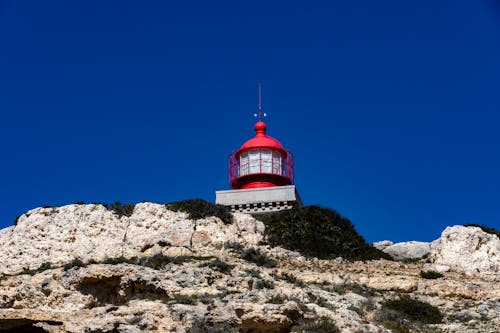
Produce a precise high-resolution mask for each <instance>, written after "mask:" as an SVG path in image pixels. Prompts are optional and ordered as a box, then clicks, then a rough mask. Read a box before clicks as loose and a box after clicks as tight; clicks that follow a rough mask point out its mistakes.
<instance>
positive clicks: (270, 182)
mask: <svg viewBox="0 0 500 333" xmlns="http://www.w3.org/2000/svg"><path fill="white" fill-rule="evenodd" d="M263 150H271V151H272V152H279V153H280V154H281V156H282V160H281V169H280V171H281V174H276V173H272V172H271V173H263V172H257V173H255V172H254V173H247V174H245V175H240V162H239V157H240V155H241V154H242V153H244V152H250V151H259V152H260V151H263ZM283 155H284V156H283ZM261 156H262V155H261V154H259V169H260V170H262V157H261ZM283 157H284V158H283ZM271 161H272V162H271V170H274V169H275V168H274V155H272V157H271ZM228 162H229V168H228V169H229V183H230V184H231V187H232V188H235V189H239V188H245V187H248V188H251V187H269V186H280V185H293V184H294V181H295V179H294V161H293V154H292V153H291V152H290V151H281V150H278V149H272V148H266V147H262V148H253V149H245V150H244V151H242V150H238V151H234V152H233V153H232V154H231V155H229V159H228ZM259 175H260V176H259ZM252 184H255V185H254V186H252Z"/></svg>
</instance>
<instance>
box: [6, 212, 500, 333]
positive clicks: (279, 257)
mask: <svg viewBox="0 0 500 333" xmlns="http://www.w3.org/2000/svg"><path fill="white" fill-rule="evenodd" d="M264 230H265V226H264V224H263V223H262V222H260V221H257V220H255V219H254V218H252V217H251V216H248V215H243V214H235V215H234V216H233V222H232V223H229V224H225V223H223V222H222V221H221V220H220V219H219V218H217V217H207V218H202V219H197V220H193V219H190V218H189V217H188V215H187V214H186V213H177V212H173V211H170V210H168V209H167V207H166V206H164V205H158V204H152V203H141V204H137V205H136V206H135V208H133V211H131V212H130V214H125V215H122V214H120V213H119V212H114V211H112V210H109V209H107V208H106V207H104V206H102V205H69V206H64V207H59V208H38V209H35V210H32V211H30V212H28V213H26V214H24V215H22V216H21V217H20V218H19V219H18V221H17V225H16V226H13V227H10V228H6V229H3V230H1V231H0V257H1V258H2V260H1V262H0V331H3V332H144V331H146V332H244V333H245V332H246V333H250V332H254V333H257V332H262V333H264V332H266V333H267V332H357V333H360V332H491V333H492V332H497V331H498V327H500V320H499V317H500V287H499V282H500V277H499V256H498V255H499V248H500V239H498V237H497V236H496V235H492V234H488V233H485V232H483V231H482V230H481V229H480V228H472V227H459V226H456V227H452V228H448V229H446V230H445V231H444V232H443V235H442V237H441V238H440V239H438V240H436V241H435V242H433V243H431V244H428V245H422V244H418V246H419V248H420V250H421V249H422V248H425V249H426V250H425V251H424V252H426V253H427V251H428V254H427V256H425V255H424V257H426V258H422V259H418V258H415V256H416V255H413V254H414V253H416V252H414V251H413V252H412V251H410V253H413V254H412V255H409V256H408V255H405V254H404V253H408V250H407V247H406V248H405V247H404V246H403V247H402V248H404V249H405V250H404V251H406V252H404V251H403V252H401V251H399V252H398V253H399V254H398V255H400V259H404V258H403V257H405V256H406V257H412V256H413V257H414V258H413V260H406V261H389V260H374V261H365V262H349V261H346V260H343V259H342V258H337V259H335V260H318V259H315V258H306V257H304V256H302V255H301V254H300V253H297V252H292V251H288V250H285V249H283V248H280V247H270V246H268V245H265V234H264ZM392 245H393V244H392ZM392 245H389V244H385V245H384V246H383V247H388V246H392ZM393 250H394V248H393ZM420 250H419V251H420ZM394 251H396V250H394ZM394 251H393V253H394ZM396 252H397V251H396ZM388 253H390V252H388ZM418 253H421V252H418ZM420 257H421V256H420ZM438 271H440V272H442V276H440V275H441V274H440V273H439V272H438Z"/></svg>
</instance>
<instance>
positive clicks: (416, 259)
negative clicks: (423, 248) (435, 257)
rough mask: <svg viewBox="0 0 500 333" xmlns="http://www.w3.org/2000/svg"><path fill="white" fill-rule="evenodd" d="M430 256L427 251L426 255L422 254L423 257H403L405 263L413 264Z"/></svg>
mask: <svg viewBox="0 0 500 333" xmlns="http://www.w3.org/2000/svg"><path fill="white" fill-rule="evenodd" d="M428 257H429V254H428V253H427V254H425V255H423V256H421V257H419V258H405V259H403V262H404V263H405V264H413V263H417V262H419V261H422V260H425V259H427V258H428Z"/></svg>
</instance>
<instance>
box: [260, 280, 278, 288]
mask: <svg viewBox="0 0 500 333" xmlns="http://www.w3.org/2000/svg"><path fill="white" fill-rule="evenodd" d="M255 288H256V289H274V282H273V281H270V280H257V282H256V283H255Z"/></svg>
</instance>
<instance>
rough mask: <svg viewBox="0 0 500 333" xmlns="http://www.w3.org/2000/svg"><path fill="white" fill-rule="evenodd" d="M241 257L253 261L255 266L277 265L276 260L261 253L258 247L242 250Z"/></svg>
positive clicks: (269, 266) (271, 266) (268, 266)
mask: <svg viewBox="0 0 500 333" xmlns="http://www.w3.org/2000/svg"><path fill="white" fill-rule="evenodd" d="M242 258H243V259H244V260H246V261H249V262H253V263H254V264H256V265H257V266H262V267H267V268H274V267H276V266H278V262H277V261H276V260H274V259H271V258H268V257H267V256H266V255H265V254H263V253H261V252H260V250H259V249H254V248H253V247H252V248H249V249H247V250H245V251H244V252H243V256H242Z"/></svg>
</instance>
